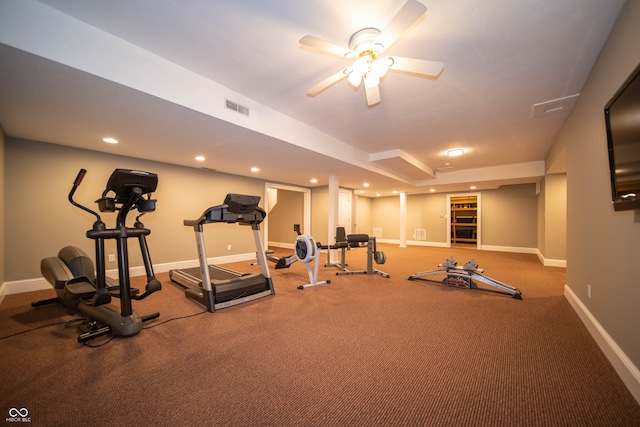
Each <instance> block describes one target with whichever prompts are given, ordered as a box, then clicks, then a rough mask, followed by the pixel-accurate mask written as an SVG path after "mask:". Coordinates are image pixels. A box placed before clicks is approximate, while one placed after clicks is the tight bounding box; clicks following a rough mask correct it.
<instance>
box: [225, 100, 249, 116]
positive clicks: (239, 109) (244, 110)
mask: <svg viewBox="0 0 640 427" xmlns="http://www.w3.org/2000/svg"><path fill="white" fill-rule="evenodd" d="M224 102H225V105H226V106H227V109H228V110H232V111H235V112H236V113H240V114H242V115H244V116H247V117H249V107H245V106H244V105H240V104H238V103H237V102H233V101H230V100H228V99H225V100H224Z"/></svg>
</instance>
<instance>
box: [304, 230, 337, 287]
mask: <svg viewBox="0 0 640 427" xmlns="http://www.w3.org/2000/svg"><path fill="white" fill-rule="evenodd" d="M295 256H296V258H297V259H298V261H300V262H302V263H304V264H306V266H307V274H309V283H307V284H306V285H300V286H298V289H305V288H310V287H312V286H318V285H324V284H328V283H331V281H330V280H324V281H322V282H318V266H319V265H320V263H319V259H320V247H319V245H318V244H317V243H316V241H315V240H314V239H313V237H311V236H308V235H305V234H302V235H300V236H298V237H297V238H296V252H295ZM311 261H313V262H314V267H313V272H312V271H311Z"/></svg>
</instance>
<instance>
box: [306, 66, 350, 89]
mask: <svg viewBox="0 0 640 427" xmlns="http://www.w3.org/2000/svg"><path fill="white" fill-rule="evenodd" d="M351 71H352V69H351V67H347V68H343V69H342V70H340V71H338V72H337V73H335V74H333V75H331V76H329V77H327V78H326V79H324V80H323V81H321V82H320V83H318V84H316V85H315V86H313V87H312V88H311V89H309V90H308V91H307V95H308V96H316V95H317V94H319V93H320V92H322V91H323V90H325V89H327V88H328V87H329V86H332V85H334V84H335V83H337V82H339V81H340V80H342V79H343V78H345V77H347V76H348V75H349V73H351Z"/></svg>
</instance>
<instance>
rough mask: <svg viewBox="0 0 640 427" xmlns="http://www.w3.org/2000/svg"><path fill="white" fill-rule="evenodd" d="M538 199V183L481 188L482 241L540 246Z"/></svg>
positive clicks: (490, 244)
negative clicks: (486, 189) (538, 244)
mask: <svg viewBox="0 0 640 427" xmlns="http://www.w3.org/2000/svg"><path fill="white" fill-rule="evenodd" d="M537 204H538V199H537V197H536V186H535V184H526V185H510V186H505V187H502V188H500V189H498V190H491V191H483V192H482V213H481V215H482V245H483V246H484V245H487V246H502V247H510V248H532V249H535V248H536V247H537V226H538V208H537Z"/></svg>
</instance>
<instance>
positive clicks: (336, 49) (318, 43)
mask: <svg viewBox="0 0 640 427" xmlns="http://www.w3.org/2000/svg"><path fill="white" fill-rule="evenodd" d="M300 44H301V45H302V46H306V47H310V48H313V49H317V50H321V51H323V52H326V53H330V54H332V55H336V56H339V57H341V58H355V57H357V56H358V54H356V53H355V52H354V51H352V50H351V49H347V48H346V47H342V46H338V45H337V44H335V43H331V42H328V41H326V40H322V39H319V38H317V37H314V36H304V37H303V38H301V39H300Z"/></svg>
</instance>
